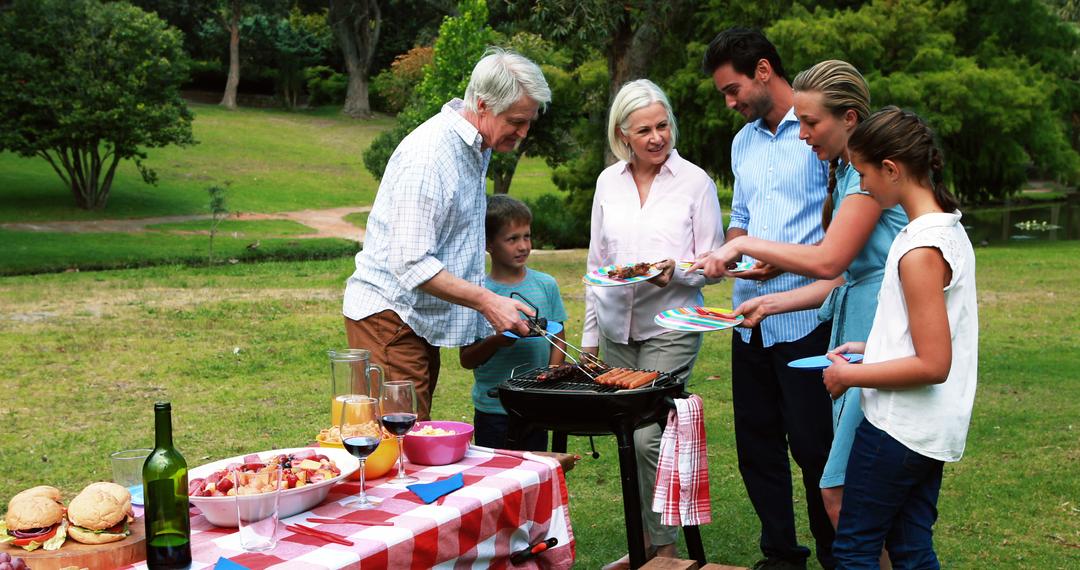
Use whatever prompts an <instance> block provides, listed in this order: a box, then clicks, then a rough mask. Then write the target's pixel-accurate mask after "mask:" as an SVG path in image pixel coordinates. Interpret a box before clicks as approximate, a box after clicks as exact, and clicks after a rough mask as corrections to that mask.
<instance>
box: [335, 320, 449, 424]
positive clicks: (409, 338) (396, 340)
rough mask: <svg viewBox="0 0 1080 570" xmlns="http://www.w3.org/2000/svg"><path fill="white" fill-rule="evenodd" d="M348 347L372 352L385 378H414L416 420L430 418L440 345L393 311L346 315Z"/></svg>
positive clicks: (436, 380)
mask: <svg viewBox="0 0 1080 570" xmlns="http://www.w3.org/2000/svg"><path fill="white" fill-rule="evenodd" d="M345 334H346V336H347V337H348V339H349V348H362V349H364V350H368V351H370V352H371V362H372V364H378V365H379V366H382V367H383V370H385V371H386V380H387V381H389V380H412V383H413V386H415V388H416V419H417V421H425V420H430V419H431V399H432V397H433V396H434V394H435V383H436V382H438V380H439V364H440V362H439V347H437V346H432V345H431V344H430V343H428V341H426V340H424V339H423V338H421V337H420V336H419V335H417V334H416V333H415V332H413V330H412V328H410V327H409V325H407V324H405V322H404V321H402V320H401V317H399V316H398V314H397V313H395V312H394V311H391V310H385V311H380V312H378V313H375V314H374V315H371V316H368V317H364V318H363V319H360V320H359V321H354V320H352V319H350V318H348V317H345Z"/></svg>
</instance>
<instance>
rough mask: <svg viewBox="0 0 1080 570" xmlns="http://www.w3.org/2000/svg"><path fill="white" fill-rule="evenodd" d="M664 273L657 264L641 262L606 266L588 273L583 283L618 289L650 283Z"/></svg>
mask: <svg viewBox="0 0 1080 570" xmlns="http://www.w3.org/2000/svg"><path fill="white" fill-rule="evenodd" d="M660 273H662V271H660V270H659V269H657V268H656V264H654V263H648V262H644V261H643V262H641V263H627V264H616V265H606V266H604V267H601V268H599V269H597V270H595V271H590V272H588V273H586V274H585V275H584V276H583V277H582V278H581V281H582V282H584V283H585V284H586V285H592V286H594V287H617V286H619V285H632V284H634V283H640V282H642V281H648V280H649V279H652V278H653V277H656V276H657V275H660Z"/></svg>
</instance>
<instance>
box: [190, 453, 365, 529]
mask: <svg viewBox="0 0 1080 570" xmlns="http://www.w3.org/2000/svg"><path fill="white" fill-rule="evenodd" d="M275 463H277V464H280V465H282V466H283V467H284V468H285V469H284V471H283V473H282V477H281V497H280V498H279V499H278V513H279V516H280V517H281V518H285V517H290V516H292V515H295V514H297V513H302V512H304V511H307V510H310V509H311V508H313V507H315V506H316V505H318V504H319V503H322V502H323V501H325V500H326V496H327V494H329V493H330V487H333V486H334V485H336V484H337V483H339V482H341V481H344V480H345V479H346V478H347V477H348V476H349V475H351V474H352V473H353V472H354V471H356V470H357V469H359V468H360V461H359V460H357V459H356V458H355V457H353V456H352V455H350V454H349V453H348V452H347V451H345V450H344V449H335V448H313V447H294V448H288V449H274V450H271V451H264V452H261V453H252V454H248V455H238V456H236V457H230V458H228V459H222V460H220V461H214V462H213V463H207V464H206V465H200V466H199V467H195V468H194V469H191V470H190V471H188V496H189V497H190V500H191V502H192V504H194V505H195V506H196V507H198V508H199V510H200V511H202V514H203V516H205V517H206V520H207V521H209V522H210V524H212V525H214V526H220V527H235V526H236V499H235V496H236V489H235V488H234V485H235V481H236V477H235V476H234V475H232V474H233V473H234V472H236V471H243V472H259V471H262V470H265V469H268V468H270V467H269V466H272V465H274V464H275Z"/></svg>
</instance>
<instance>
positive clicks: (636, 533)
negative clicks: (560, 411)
mask: <svg viewBox="0 0 1080 570" xmlns="http://www.w3.org/2000/svg"><path fill="white" fill-rule="evenodd" d="M615 439H616V440H617V441H618V443H619V475H620V476H621V478H622V495H623V516H624V517H625V519H626V547H627V549H628V550H629V551H630V567H631V568H640V567H641V566H644V565H645V531H644V529H643V528H642V525H641V493H639V492H638V476H637V457H636V456H635V452H634V426H633V425H628V424H623V425H621V426H619V428H618V429H616V430H615Z"/></svg>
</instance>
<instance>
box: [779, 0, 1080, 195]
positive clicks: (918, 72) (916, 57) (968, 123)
mask: <svg viewBox="0 0 1080 570" xmlns="http://www.w3.org/2000/svg"><path fill="white" fill-rule="evenodd" d="M991 4H993V3H991ZM1026 4H1027V6H1026V8H1027V9H1029V10H1031V11H1040V10H1041V11H1042V15H1041V16H1040V15H1038V14H1034V15H1032V14H1028V15H1026V16H1019V15H1017V16H1016V17H1015V18H1014V17H1013V16H1006V15H1005V14H1003V13H1000V12H994V11H993V10H990V11H987V12H979V13H973V12H971V11H970V10H967V9H966V6H965V5H964V4H962V3H959V2H945V3H942V2H936V1H933V0H912V1H905V2H898V1H895V0H874V1H873V2H870V3H867V4H864V5H863V6H861V7H859V8H858V9H855V10H823V9H817V10H815V11H814V12H813V13H811V12H808V11H806V10H805V9H802V8H801V7H796V8H795V9H793V10H792V13H791V15H790V17H788V18H785V19H783V20H780V21H777V22H776V23H775V24H774V25H773V26H771V27H770V28H768V29H767V34H768V35H769V37H770V38H771V39H772V40H773V41H774V42H775V43H776V44H777V47H778V49H779V50H780V53H781V57H783V58H784V62H785V66H786V67H788V69H789V72H790V73H793V74H794V73H796V72H797V70H799V69H805V68H806V67H809V66H810V65H813V64H814V63H816V62H818V61H820V60H822V59H827V58H835V59H845V60H847V61H849V62H851V63H852V64H853V65H855V66H856V67H858V68H859V69H860V70H861V71H862V72H863V74H864V75H865V76H866V78H867V81H868V82H869V84H870V92H871V93H872V94H873V101H874V107H880V106H883V105H888V104H895V105H899V106H901V107H905V108H909V109H912V110H915V111H917V112H918V113H920V114H921V115H923V116H924V117H925V118H926V119H927V120H928V121H929V123H930V124H931V125H932V126H933V127H934V129H935V130H936V132H937V134H938V136H939V138H940V140H941V143H942V145H943V147H944V150H945V162H946V179H947V180H948V181H950V182H951V184H952V185H953V188H954V190H955V192H956V193H957V194H958V196H959V197H960V198H961V199H962V200H964V201H965V202H967V203H980V202H984V201H987V200H990V199H995V198H1002V197H1005V196H1008V195H1010V194H1012V193H1013V192H1015V191H1017V190H1018V189H1019V188H1020V187H1021V185H1022V184H1023V183H1024V181H1025V180H1026V179H1027V177H1028V176H1029V174H1031V173H1032V172H1039V173H1044V174H1046V175H1049V176H1053V177H1055V178H1058V179H1059V180H1062V181H1066V182H1075V181H1076V180H1077V178H1078V175H1080V157H1078V155H1077V153H1076V151H1075V150H1074V149H1073V148H1072V147H1071V145H1070V144H1069V140H1068V133H1069V127H1070V122H1069V120H1068V117H1069V114H1070V113H1075V107H1076V102H1075V101H1073V100H1072V98H1070V97H1061V96H1060V94H1061V92H1062V91H1063V90H1065V91H1071V90H1074V89H1075V86H1070V85H1069V84H1070V81H1063V79H1065V80H1068V79H1071V80H1072V82H1075V79H1076V77H1077V75H1076V70H1075V64H1076V56H1075V53H1073V52H1072V51H1071V47H1070V46H1075V45H1076V41H1075V37H1073V39H1072V40H1069V39H1068V37H1066V38H1065V39H1064V40H1062V39H1058V40H1056V45H1057V47H1056V48H1055V47H1054V45H1055V44H1054V43H1053V42H1050V41H1049V40H1047V41H1043V40H1040V39H1039V38H1040V37H1042V36H1043V35H1045V34H1046V33H1047V28H1049V29H1057V30H1059V31H1061V32H1062V33H1066V34H1067V35H1068V34H1069V33H1071V32H1069V31H1068V30H1066V29H1065V28H1063V27H1061V26H1060V24H1061V22H1060V20H1058V19H1057V18H1055V17H1052V16H1049V13H1048V8H1047V7H1046V6H1045V5H1044V4H1043V3H1041V2H1027V3H1026ZM1010 14H1011V12H1010ZM1048 16H1049V17H1048ZM1009 19H1013V22H1012V23H1011V27H1010V25H1005V23H1004V22H1005V20H1009ZM971 30H976V31H978V30H982V31H983V32H984V33H987V34H990V35H989V36H987V37H984V38H983V39H984V40H985V41H982V42H975V41H973V40H967V42H966V45H965V43H961V42H958V40H957V38H963V37H967V36H969V35H970V34H971V33H973V32H972V31H971ZM990 30H997V32H996V34H992V33H990ZM976 33H977V32H976ZM1029 35H1030V36H1034V38H1035V40H1034V41H1028V40H1027V39H1026V38H1027V36H1029ZM987 45H989V46H990V47H987ZM1050 54H1054V57H1051V55H1050ZM1056 57H1060V58H1065V59H1071V61H1072V65H1073V66H1074V67H1073V70H1072V71H1070V70H1069V67H1068V64H1067V63H1061V62H1058V61H1053V62H1052V63H1049V64H1043V63H1041V62H1042V61H1043V60H1047V61H1050V60H1055V58H1056ZM1048 67H1056V68H1057V69H1058V71H1057V72H1056V73H1047V68H1048ZM1070 73H1071V74H1072V76H1071V77H1070V76H1069V74H1070ZM1063 75H1064V77H1063Z"/></svg>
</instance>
